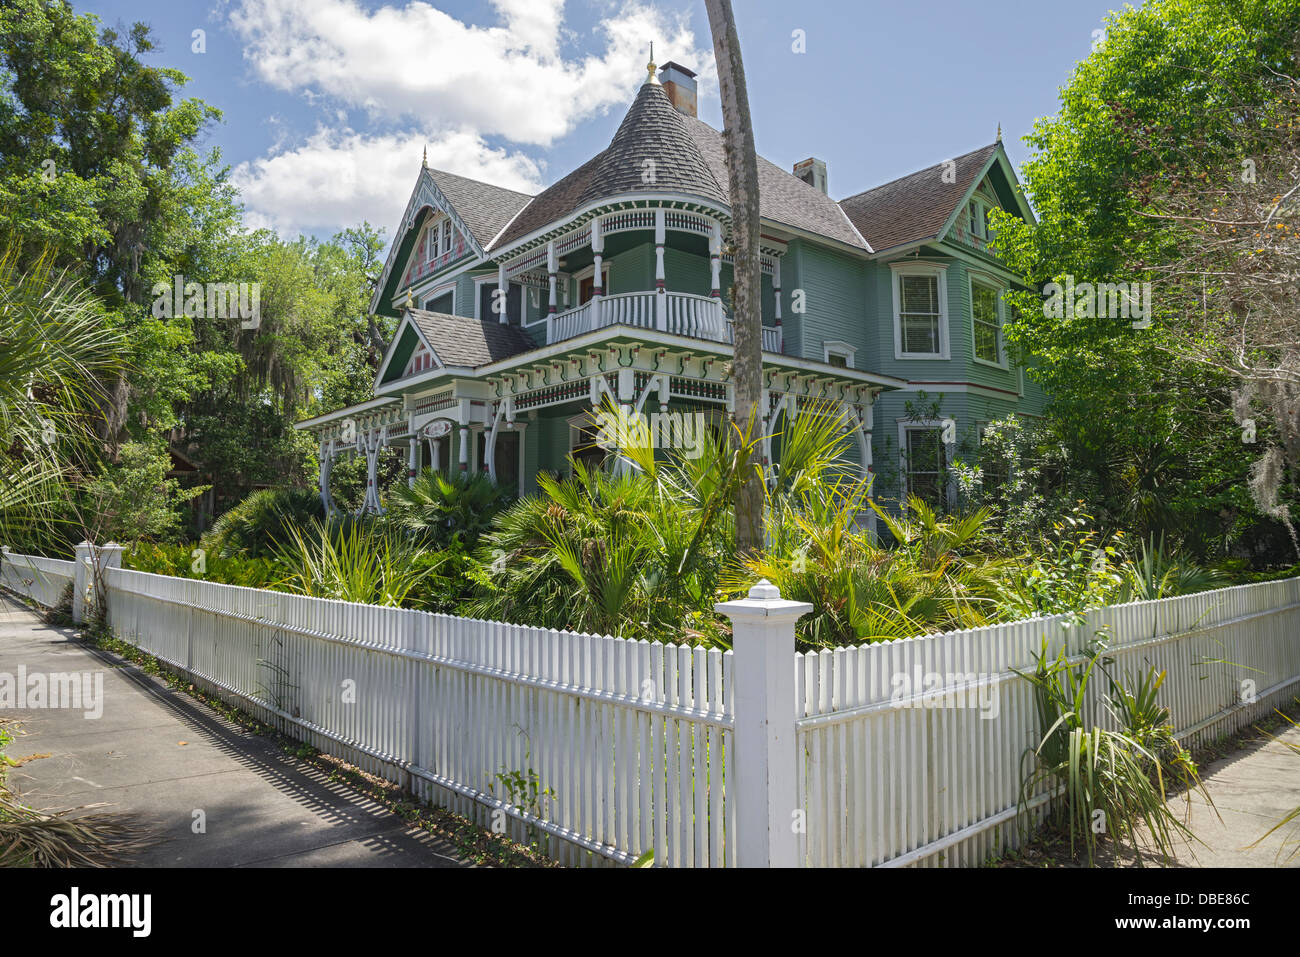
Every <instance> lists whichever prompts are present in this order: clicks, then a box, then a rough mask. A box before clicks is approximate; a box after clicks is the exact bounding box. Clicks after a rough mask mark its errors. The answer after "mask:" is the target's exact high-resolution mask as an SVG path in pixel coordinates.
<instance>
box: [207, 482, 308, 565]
mask: <svg viewBox="0 0 1300 957" xmlns="http://www.w3.org/2000/svg"><path fill="white" fill-rule="evenodd" d="M324 517H325V506H324V504H323V503H322V502H321V499H320V495H319V493H317V492H316V491H315V490H314V489H307V488H266V489H259V490H257V491H256V492H253V493H252V494H250V495H249V496H248V497H246V498H245V499H244V500H243V501H241V502H239V503H238V504H236V505H233V506H231V507H230V508H229V509H227V510H226V511H225V512H224V513H223V514H222V515H221V517H220V518H218V519H217V520H216V521H215V522H213V523H212V528H211V529H209V531H208V534H207V535H205V536H204V537H203V547H204V548H205V549H206V550H207V551H209V552H211V553H213V554H215V555H219V556H222V557H234V556H239V557H243V558H268V557H270V556H271V555H273V554H275V552H276V550H277V548H278V547H279V546H281V545H284V544H287V543H288V542H289V541H290V540H291V539H292V535H291V530H292V529H295V528H301V527H304V526H306V525H308V524H310V523H311V522H312V521H320V520H321V519H323V518H324Z"/></svg>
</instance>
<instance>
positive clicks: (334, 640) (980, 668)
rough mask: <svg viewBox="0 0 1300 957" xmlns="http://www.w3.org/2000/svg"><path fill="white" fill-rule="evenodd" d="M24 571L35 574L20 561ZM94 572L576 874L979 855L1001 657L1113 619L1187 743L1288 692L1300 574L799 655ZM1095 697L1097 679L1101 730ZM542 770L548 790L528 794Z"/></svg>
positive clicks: (116, 623) (19, 583)
mask: <svg viewBox="0 0 1300 957" xmlns="http://www.w3.org/2000/svg"><path fill="white" fill-rule="evenodd" d="M25 563H26V564H25ZM37 566H39V567H40V568H41V569H42V570H43V573H44V575H45V576H46V579H47V580H48V581H49V582H50V584H49V585H46V586H38V585H36V584H35V581H34V579H33V578H32V576H31V575H29V574H27V573H26V572H24V571H23V569H24V568H34V567H37ZM83 567H84V566H83ZM74 572H75V566H74V563H72V562H51V561H50V560H47V559H39V560H31V559H29V558H28V557H27V556H15V555H7V556H6V561H5V563H4V566H3V568H0V581H2V582H3V584H5V585H6V586H7V587H9V588H11V589H13V590H15V591H18V592H21V593H23V594H27V595H30V596H32V597H34V598H36V599H37V600H40V601H44V600H45V599H46V598H48V597H50V596H51V595H54V596H55V597H57V593H58V592H60V591H61V585H59V584H58V581H62V582H66V581H68V580H70V579H71V577H72V576H73V575H74ZM56 579H57V580H58V581H56ZM105 584H106V593H107V603H108V613H109V621H110V624H111V626H112V627H113V629H114V630H115V631H116V632H117V633H118V634H119V635H120V636H122V637H124V638H126V639H127V640H130V641H132V642H135V643H137V644H138V645H139V646H140V647H141V648H143V649H145V650H147V651H149V652H151V653H152V654H154V655H156V656H157V657H159V658H160V659H163V660H165V661H167V662H168V663H170V664H172V665H174V666H175V667H177V668H180V669H184V670H185V671H186V672H188V673H189V674H191V675H193V676H194V677H195V678H196V679H197V681H198V682H199V683H201V684H204V685H207V686H209V687H211V688H213V689H216V690H219V691H221V692H224V693H226V694H227V695H231V696H235V697H237V698H238V699H239V700H240V702H241V703H242V704H243V705H244V706H245V707H246V708H247V710H249V711H251V712H252V713H253V714H255V715H256V716H258V717H259V718H261V719H262V720H265V721H267V722H268V723H270V724H272V725H274V726H276V727H278V728H281V729H283V730H284V731H285V732H287V733H289V734H291V735H293V736H295V737H298V738H300V739H303V740H305V741H307V742H308V743H310V744H312V745H313V746H315V747H317V748H319V749H321V750H323V751H326V752H329V753H332V754H335V755H337V756H339V757H341V758H343V759H345V760H347V761H349V762H351V763H354V764H357V765H358V766H360V767H362V768H363V769H365V770H367V771H369V772H371V773H374V774H377V775H380V776H383V777H385V778H387V779H389V780H392V781H395V782H398V783H400V784H402V785H403V786H405V787H407V788H409V789H410V790H411V791H413V792H414V793H416V794H417V795H418V796H420V797H421V798H424V799H427V800H430V801H432V802H434V803H437V804H439V805H441V806H445V807H449V808H451V809H453V810H455V811H457V812H458V813H462V814H465V815H466V816H469V817H471V818H473V819H475V820H477V821H478V822H480V823H481V824H483V825H485V826H492V825H493V824H496V825H498V828H500V827H501V826H503V825H504V826H505V827H506V829H507V831H508V833H510V834H511V835H512V836H513V837H515V838H516V839H522V840H533V841H537V842H539V843H542V844H543V845H544V846H545V847H546V848H547V850H548V851H549V852H550V853H551V854H553V855H554V856H555V857H557V858H558V859H560V860H561V861H563V862H565V863H569V864H599V863H621V864H627V863H630V862H632V861H634V860H636V859H637V858H638V857H640V856H641V855H642V854H643V853H644V852H646V851H651V850H652V851H653V852H654V862H655V864H656V865H658V866H665V865H666V866H686V867H689V866H697V867H700V866H709V867H717V866H734V865H736V864H737V863H740V864H749V863H764V862H765V861H766V860H790V861H795V862H802V863H804V864H805V865H809V866H879V865H886V866H902V865H921V866H936V865H970V864H977V863H980V862H982V861H983V860H984V859H985V858H986V857H988V856H989V855H991V854H995V853H999V852H1001V851H1002V850H1004V849H1006V848H1007V847H1010V846H1014V845H1015V843H1016V842H1017V838H1018V821H1017V805H1018V799H1019V795H1020V781H1021V771H1022V760H1023V758H1024V755H1025V752H1026V749H1027V748H1029V747H1031V746H1032V745H1033V744H1035V743H1036V741H1037V731H1038V729H1037V728H1036V727H1035V725H1036V717H1035V712H1034V707H1033V701H1032V696H1031V693H1030V687H1029V685H1028V683H1027V682H1026V681H1025V680H1024V679H1023V678H1020V677H1019V676H1018V675H1016V674H1015V673H1014V672H1013V670H1012V669H1016V670H1021V671H1026V670H1030V669H1031V668H1032V666H1033V655H1034V654H1035V653H1036V652H1037V651H1038V650H1039V648H1040V646H1041V642H1042V640H1043V639H1044V638H1047V639H1048V640H1049V642H1050V644H1051V647H1052V649H1053V652H1054V651H1055V650H1056V649H1057V648H1059V647H1061V644H1062V642H1064V643H1065V646H1066V648H1067V650H1068V652H1069V653H1070V654H1072V655H1078V654H1080V653H1081V652H1082V651H1083V650H1084V645H1085V644H1086V643H1087V642H1088V641H1089V640H1090V639H1092V638H1094V637H1095V636H1097V635H1099V634H1105V635H1108V636H1109V644H1108V653H1109V654H1110V655H1111V656H1112V657H1113V659H1114V662H1113V664H1112V665H1110V668H1111V671H1112V673H1114V674H1115V675H1116V676H1117V677H1121V676H1122V677H1127V676H1128V675H1130V674H1133V673H1136V672H1137V671H1138V670H1141V669H1145V668H1146V667H1148V666H1150V665H1154V666H1156V667H1158V668H1160V669H1163V670H1165V671H1166V672H1167V678H1166V680H1165V683H1164V685H1163V687H1162V689H1161V692H1160V697H1161V700H1162V702H1163V703H1164V704H1166V705H1167V706H1168V707H1170V708H1171V710H1172V714H1173V719H1174V722H1175V725H1176V727H1177V729H1178V731H1179V733H1180V735H1181V736H1182V737H1183V738H1184V740H1185V741H1186V742H1187V743H1194V742H1198V741H1202V740H1206V739H1208V738H1211V737H1215V736H1218V735H1221V734H1225V733H1228V732H1230V731H1233V730H1236V729H1238V728H1240V727H1243V726H1245V725H1247V724H1249V723H1250V722H1251V721H1253V720H1255V719H1257V718H1258V717H1260V716H1262V715H1263V714H1265V713H1266V712H1267V711H1269V710H1270V709H1272V708H1274V707H1277V706H1280V705H1282V704H1285V703H1288V702H1290V701H1291V699H1292V698H1293V697H1295V696H1296V695H1297V694H1300V579H1289V580H1286V581H1280V582H1269V583H1263V584H1257V585H1243V586H1238V587H1235V588H1228V589H1223V590H1220V591H1215V592H1208V593H1205V594H1201V595H1191V596H1186V597H1182V598H1172V599H1165V600H1162V601H1156V602H1141V603H1135V604H1131V605H1124V606H1116V607H1111V608H1105V609H1100V610H1098V611H1095V612H1092V613H1089V614H1088V615H1087V616H1085V619H1084V621H1083V622H1082V623H1074V624H1071V623H1070V621H1069V620H1068V619H1066V618H1052V619H1036V620H1033V621H1027V622H1017V623H1014V624H1008V625H1000V626H996V627H993V628H985V629H980V630H977V631H969V632H959V633H953V634H945V635H934V636H928V637H923V638H914V639H909V640H906V641H898V642H891V643H887V644H876V645H869V646H863V647H858V648H846V649H837V650H835V651H833V652H829V651H828V652H823V653H820V654H809V655H797V654H796V655H793V660H792V659H791V657H790V653H791V651H792V650H793V646H794V642H793V634H792V631H791V628H790V627H789V625H788V624H781V625H780V627H776V628H774V627H773V626H772V625H771V622H772V621H784V620H783V619H780V618H779V617H777V616H776V612H775V611H774V609H775V608H776V603H765V602H764V601H754V600H750V601H746V602H741V603H733V604H735V605H737V606H744V607H745V608H746V609H747V610H748V614H749V615H750V616H751V617H750V619H749V622H750V623H746V621H744V620H742V618H740V617H735V616H734V615H733V617H734V620H735V627H736V636H737V643H736V647H737V651H735V652H726V653H725V654H724V653H721V652H718V651H705V650H703V649H698V648H688V647H681V646H677V645H672V644H648V643H645V642H635V641H625V640H621V639H615V638H610V637H601V636H594V635H579V634H572V633H569V632H557V631H552V630H548V629H542V628H532V627H526V626H520V625H508V624H502V623H498V622H487V621H477V620H472V619H464V618H456V617H451V616H446V615H434V614H428V613H425V612H417V611H408V610H403V609H393V608H379V607H375V606H368V605H356V604H350V603H347V602H337V601H327V600H323V599H316V598H306V597H301V596H295V595H287V594H283V593H279V592H271V591H263V590H258V589H253V588H241V587H236V586H230V585H221V584H217V583H213V582H206V581H194V580H189V579H179V578H170V577H165V576H159V575H150V574H146V573H143V572H136V571H128V570H124V569H121V568H114V567H110V568H107V569H106V571H105ZM751 598H752V596H751ZM784 604H786V605H789V604H790V603H784ZM727 611H728V614H732V610H727ZM797 613H798V610H797V609H796V611H795V612H794V614H797ZM735 614H736V615H739V614H740V612H739V611H737V612H736V613H735ZM763 620H766V621H767V622H768V625H767V628H768V631H765V632H761V633H760V632H759V631H757V630H753V631H745V629H750V628H757V625H754V624H753V623H754V622H759V621H763ZM742 638H747V640H742ZM759 648H762V649H765V651H764V654H763V655H760V654H759V653H757V651H754V650H750V649H759ZM782 648H785V649H789V650H786V651H781V650H780V649H782ZM764 655H766V659H765V661H764V660H760V659H763V658H764ZM783 662H791V663H792V667H790V670H788V671H785V670H784V669H785V667H786V665H785V664H783ZM742 666H743V667H742ZM930 676H934V677H930ZM763 689H776V690H768V691H765V690H763ZM1104 690H1105V688H1104V686H1103V685H1102V682H1101V680H1100V676H1098V680H1097V681H1095V682H1094V692H1095V693H1096V694H1095V695H1094V700H1093V702H1092V707H1093V710H1094V713H1095V716H1096V719H1097V720H1098V721H1100V722H1102V723H1107V722H1108V718H1107V717H1106V715H1105V713H1104V709H1103V708H1102V707H1101V698H1100V693H1101V692H1103V691H1104ZM787 695H788V697H787ZM773 696H775V697H773ZM782 698H784V699H785V700H787V701H790V702H791V705H792V706H791V707H787V706H782V705H780V703H779V702H780V700H781V699H782ZM764 699H767V700H764ZM738 712H739V720H738ZM760 712H761V715H760ZM760 716H761V718H762V720H758V721H756V720H755V718H756V717H760ZM760 726H761V727H760ZM755 748H758V749H760V750H758V751H757V752H756V751H755V750H754V749H755ZM744 755H749V756H750V758H749V759H745V758H743V757H742V758H739V759H738V756H744ZM755 755H757V757H755ZM729 759H730V766H729V764H728V762H729ZM747 760H748V765H747V763H746V761H747ZM760 765H761V767H760ZM510 775H519V776H521V777H519V778H516V780H517V781H522V782H523V785H524V787H523V790H522V791H521V790H520V789H519V788H518V787H516V789H515V790H514V791H513V792H512V791H510V790H509V789H508V788H507V787H506V784H505V778H506V777H507V776H510ZM531 782H535V783H536V786H537V788H538V789H539V790H540V791H545V792H547V793H545V794H540V795H538V796H537V798H536V800H532V799H531V798H530V795H529V793H528V792H529V790H530V784H531ZM1045 799H1046V795H1043V796H1040V797H1039V798H1038V808H1039V810H1041V807H1042V802H1043V801H1044V800H1045ZM738 808H739V811H738ZM738 814H739V819H738ZM783 846H788V851H783V850H782V847H783Z"/></svg>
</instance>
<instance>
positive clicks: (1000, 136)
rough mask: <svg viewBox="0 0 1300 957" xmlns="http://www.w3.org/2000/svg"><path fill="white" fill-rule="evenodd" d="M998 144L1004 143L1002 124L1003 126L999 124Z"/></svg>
mask: <svg viewBox="0 0 1300 957" xmlns="http://www.w3.org/2000/svg"><path fill="white" fill-rule="evenodd" d="M998 142H999V143H1001V142H1002V124H1001V123H999V124H998Z"/></svg>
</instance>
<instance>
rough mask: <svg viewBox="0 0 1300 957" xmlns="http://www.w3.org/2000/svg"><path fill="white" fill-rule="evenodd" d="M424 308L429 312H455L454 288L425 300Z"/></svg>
mask: <svg viewBox="0 0 1300 957" xmlns="http://www.w3.org/2000/svg"><path fill="white" fill-rule="evenodd" d="M424 308H425V309H427V310H428V311H429V312H442V313H447V314H449V315H450V314H453V313H454V312H455V293H454V292H453V291H452V290H448V291H447V292H444V293H442V294H441V295H437V296H430V297H429V298H428V299H426V300H424Z"/></svg>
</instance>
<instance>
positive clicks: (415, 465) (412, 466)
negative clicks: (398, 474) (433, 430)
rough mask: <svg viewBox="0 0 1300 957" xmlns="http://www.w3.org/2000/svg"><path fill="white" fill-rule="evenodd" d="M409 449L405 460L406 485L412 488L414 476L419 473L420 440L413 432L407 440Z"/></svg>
mask: <svg viewBox="0 0 1300 957" xmlns="http://www.w3.org/2000/svg"><path fill="white" fill-rule="evenodd" d="M408 444H409V445H410V451H409V453H408V456H407V462H406V487H407V488H412V487H414V485H415V477H416V476H417V475H419V474H420V440H419V438H418V437H417V436H416V435H415V433H414V432H412V433H411V438H410V440H409V441H408Z"/></svg>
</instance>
